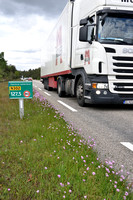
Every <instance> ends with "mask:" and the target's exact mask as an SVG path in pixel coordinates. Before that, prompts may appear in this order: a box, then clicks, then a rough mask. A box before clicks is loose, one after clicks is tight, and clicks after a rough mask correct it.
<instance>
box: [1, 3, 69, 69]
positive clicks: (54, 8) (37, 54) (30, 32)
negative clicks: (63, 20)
mask: <svg viewBox="0 0 133 200" xmlns="http://www.w3.org/2000/svg"><path fill="white" fill-rule="evenodd" d="M67 1H68V0H56V1H55V0H0V5H1V6H0V52H3V51H4V52H5V59H6V60H7V61H8V64H12V65H15V66H16V68H17V69H18V70H28V69H35V68H38V67H40V66H41V63H40V60H41V48H42V46H43V45H44V43H45V40H46V39H47V37H48V35H49V33H50V32H51V31H52V29H53V27H54V25H55V24H56V21H57V18H58V17H59V15H60V14H61V12H62V10H63V8H64V7H65V4H66V3H67Z"/></svg>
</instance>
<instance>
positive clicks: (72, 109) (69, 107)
mask: <svg viewBox="0 0 133 200" xmlns="http://www.w3.org/2000/svg"><path fill="white" fill-rule="evenodd" d="M58 102H59V103H60V104H62V105H63V106H65V107H66V108H68V109H69V110H71V111H72V112H78V111H77V110H75V109H74V108H72V107H71V106H69V105H67V104H65V103H64V102H62V101H60V100H58Z"/></svg>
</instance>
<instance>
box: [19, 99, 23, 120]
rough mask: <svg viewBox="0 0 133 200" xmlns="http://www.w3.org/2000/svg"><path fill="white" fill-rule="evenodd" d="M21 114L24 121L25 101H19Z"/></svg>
mask: <svg viewBox="0 0 133 200" xmlns="http://www.w3.org/2000/svg"><path fill="white" fill-rule="evenodd" d="M19 114H20V118H21V119H22V118H23V117H24V100H23V99H19Z"/></svg>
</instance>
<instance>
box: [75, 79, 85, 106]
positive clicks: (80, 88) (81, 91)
mask: <svg viewBox="0 0 133 200" xmlns="http://www.w3.org/2000/svg"><path fill="white" fill-rule="evenodd" d="M76 96H77V101H78V104H79V105H80V106H82V107H83V106H85V99H84V83H83V79H82V78H80V79H79V80H78V83H77V87H76Z"/></svg>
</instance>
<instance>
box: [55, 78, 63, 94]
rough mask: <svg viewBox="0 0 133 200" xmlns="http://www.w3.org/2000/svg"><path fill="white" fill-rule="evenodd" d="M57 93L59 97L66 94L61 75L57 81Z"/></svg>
mask: <svg viewBox="0 0 133 200" xmlns="http://www.w3.org/2000/svg"><path fill="white" fill-rule="evenodd" d="M57 93H58V96H59V97H64V96H65V91H64V86H63V79H62V78H61V77H59V78H58V82H57Z"/></svg>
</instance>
